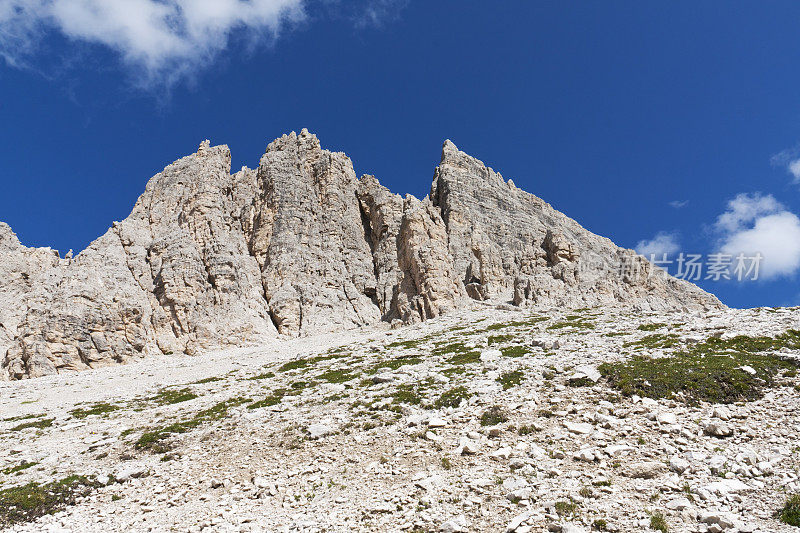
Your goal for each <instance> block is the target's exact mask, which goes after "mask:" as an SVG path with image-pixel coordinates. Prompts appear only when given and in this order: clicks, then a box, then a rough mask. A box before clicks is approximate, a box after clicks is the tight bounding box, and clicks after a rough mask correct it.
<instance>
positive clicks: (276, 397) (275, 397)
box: [247, 389, 286, 409]
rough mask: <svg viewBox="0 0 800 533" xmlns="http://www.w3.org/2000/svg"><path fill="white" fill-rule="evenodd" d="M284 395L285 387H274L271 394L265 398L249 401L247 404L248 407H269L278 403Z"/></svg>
mask: <svg viewBox="0 0 800 533" xmlns="http://www.w3.org/2000/svg"><path fill="white" fill-rule="evenodd" d="M285 395H286V390H285V389H275V390H274V391H272V394H270V395H269V396H267V397H266V398H264V399H262V400H259V401H257V402H255V403H251V404H250V405H248V406H247V408H248V409H261V408H262V407H271V406H273V405H278V404H279V403H281V400H283V397H284V396H285Z"/></svg>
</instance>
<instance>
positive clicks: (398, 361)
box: [369, 355, 422, 374]
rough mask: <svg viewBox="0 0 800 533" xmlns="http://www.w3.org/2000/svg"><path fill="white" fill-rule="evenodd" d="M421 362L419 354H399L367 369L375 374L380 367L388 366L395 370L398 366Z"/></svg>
mask: <svg viewBox="0 0 800 533" xmlns="http://www.w3.org/2000/svg"><path fill="white" fill-rule="evenodd" d="M421 362H422V357H420V356H419V355H401V356H400V357H395V358H394V359H389V360H388V361H381V362H380V363H377V364H376V365H375V366H373V367H372V369H371V370H370V371H369V373H370V374H377V373H378V371H379V370H380V369H381V368H390V369H392V370H397V369H398V368H400V367H402V366H406V365H418V364H419V363H421Z"/></svg>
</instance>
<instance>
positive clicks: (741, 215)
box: [714, 193, 800, 279]
mask: <svg viewBox="0 0 800 533" xmlns="http://www.w3.org/2000/svg"><path fill="white" fill-rule="evenodd" d="M714 228H715V229H716V231H717V232H718V234H719V235H720V241H719V246H718V249H719V251H720V252H722V253H725V254H730V255H733V256H736V255H738V254H740V253H743V254H745V255H747V256H754V255H755V254H759V253H760V254H761V255H762V256H763V261H762V263H761V276H762V277H764V278H766V279H770V278H778V277H782V276H791V275H793V274H795V273H796V272H798V271H800V218H798V216H797V215H795V214H794V213H792V212H790V211H789V210H787V209H786V208H785V207H784V206H783V205H782V204H781V203H780V202H778V201H777V200H776V199H775V198H774V197H773V196H772V195H762V194H759V193H755V194H739V195H738V196H736V197H735V198H734V199H732V200H730V201H729V202H728V209H727V211H725V212H724V213H723V214H721V215H720V216H719V217H718V218H717V221H716V223H715V224H714Z"/></svg>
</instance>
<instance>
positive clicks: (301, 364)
mask: <svg viewBox="0 0 800 533" xmlns="http://www.w3.org/2000/svg"><path fill="white" fill-rule="evenodd" d="M308 365H309V361H308V359H295V360H294V361H289V362H288V363H284V364H282V365H281V367H280V368H278V372H289V371H290V370H299V369H301V368H305V367H307V366H308Z"/></svg>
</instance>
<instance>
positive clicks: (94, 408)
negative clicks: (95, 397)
mask: <svg viewBox="0 0 800 533" xmlns="http://www.w3.org/2000/svg"><path fill="white" fill-rule="evenodd" d="M119 408H120V407H119V406H118V405H114V404H113V403H104V402H98V403H95V404H92V405H91V406H89V407H86V408H83V407H79V408H77V409H73V410H72V411H70V412H69V414H71V415H72V416H73V418H78V419H84V418H86V417H87V416H92V415H104V414H108V413H113V412H114V411H117V410H118V409H119Z"/></svg>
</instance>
